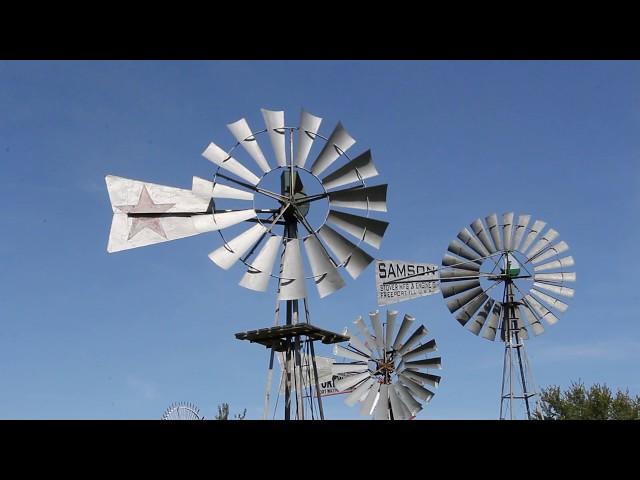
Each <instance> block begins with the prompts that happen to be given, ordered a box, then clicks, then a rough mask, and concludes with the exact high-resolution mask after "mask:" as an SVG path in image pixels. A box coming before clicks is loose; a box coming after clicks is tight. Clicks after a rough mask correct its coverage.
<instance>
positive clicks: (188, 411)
mask: <svg viewBox="0 0 640 480" xmlns="http://www.w3.org/2000/svg"><path fill="white" fill-rule="evenodd" d="M162 420H204V417H203V416H201V415H200V409H199V408H198V407H196V406H195V405H193V404H192V403H186V402H178V403H172V404H171V405H170V406H169V408H167V409H166V410H165V411H164V413H163V414H162Z"/></svg>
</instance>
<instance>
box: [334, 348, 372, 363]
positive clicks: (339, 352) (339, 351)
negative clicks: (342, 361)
mask: <svg viewBox="0 0 640 480" xmlns="http://www.w3.org/2000/svg"><path fill="white" fill-rule="evenodd" d="M333 354H334V355H336V356H338V357H345V358H350V359H351V360H356V361H358V362H368V361H369V357H368V356H365V355H361V354H359V353H356V352H352V351H351V350H347V349H346V348H344V347H343V346H341V345H334V347H333Z"/></svg>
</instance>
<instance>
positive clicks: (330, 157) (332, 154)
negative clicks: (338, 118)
mask: <svg viewBox="0 0 640 480" xmlns="http://www.w3.org/2000/svg"><path fill="white" fill-rule="evenodd" d="M354 143H356V141H355V140H354V139H353V138H352V137H351V135H349V133H348V132H347V130H346V129H345V128H344V127H343V126H342V123H341V122H338V125H336V128H335V129H334V130H333V132H332V133H331V136H330V137H329V139H328V140H327V143H325V145H324V147H323V148H322V151H321V152H320V155H318V158H316V160H315V162H313V165H311V173H313V174H314V175H315V176H316V177H317V176H319V175H320V174H321V173H322V172H324V171H325V170H326V169H327V168H328V167H329V166H330V165H331V164H332V163H333V162H335V161H336V160H337V159H338V157H340V155H342V154H343V153H344V152H346V151H347V150H349V148H350V147H351V146H352V145H353V144H354Z"/></svg>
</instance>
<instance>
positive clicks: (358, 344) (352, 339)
mask: <svg viewBox="0 0 640 480" xmlns="http://www.w3.org/2000/svg"><path fill="white" fill-rule="evenodd" d="M346 335H348V336H349V345H351V346H352V347H353V348H355V349H356V350H360V351H361V352H362V353H364V354H365V355H367V356H369V357H371V350H370V349H369V348H368V347H367V346H366V345H365V344H364V343H363V342H362V341H361V340H360V339H359V338H358V337H356V336H355V335H351V334H350V333H348V331H347V334H346Z"/></svg>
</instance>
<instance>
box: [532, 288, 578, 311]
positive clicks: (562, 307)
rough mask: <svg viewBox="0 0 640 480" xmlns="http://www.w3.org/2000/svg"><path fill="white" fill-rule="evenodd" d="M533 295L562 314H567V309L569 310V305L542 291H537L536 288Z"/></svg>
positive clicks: (533, 289)
mask: <svg viewBox="0 0 640 480" xmlns="http://www.w3.org/2000/svg"><path fill="white" fill-rule="evenodd" d="M531 293H532V294H533V295H535V296H536V297H538V298H539V299H540V300H542V301H543V302H545V303H546V304H547V305H549V306H551V307H553V308H556V309H557V310H559V311H560V312H566V311H567V308H569V305H567V304H566V303H564V302H561V301H560V300H558V299H557V298H555V297H552V296H551V295H547V294H546V293H543V292H541V291H540V290H536V289H535V288H532V289H531Z"/></svg>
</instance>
